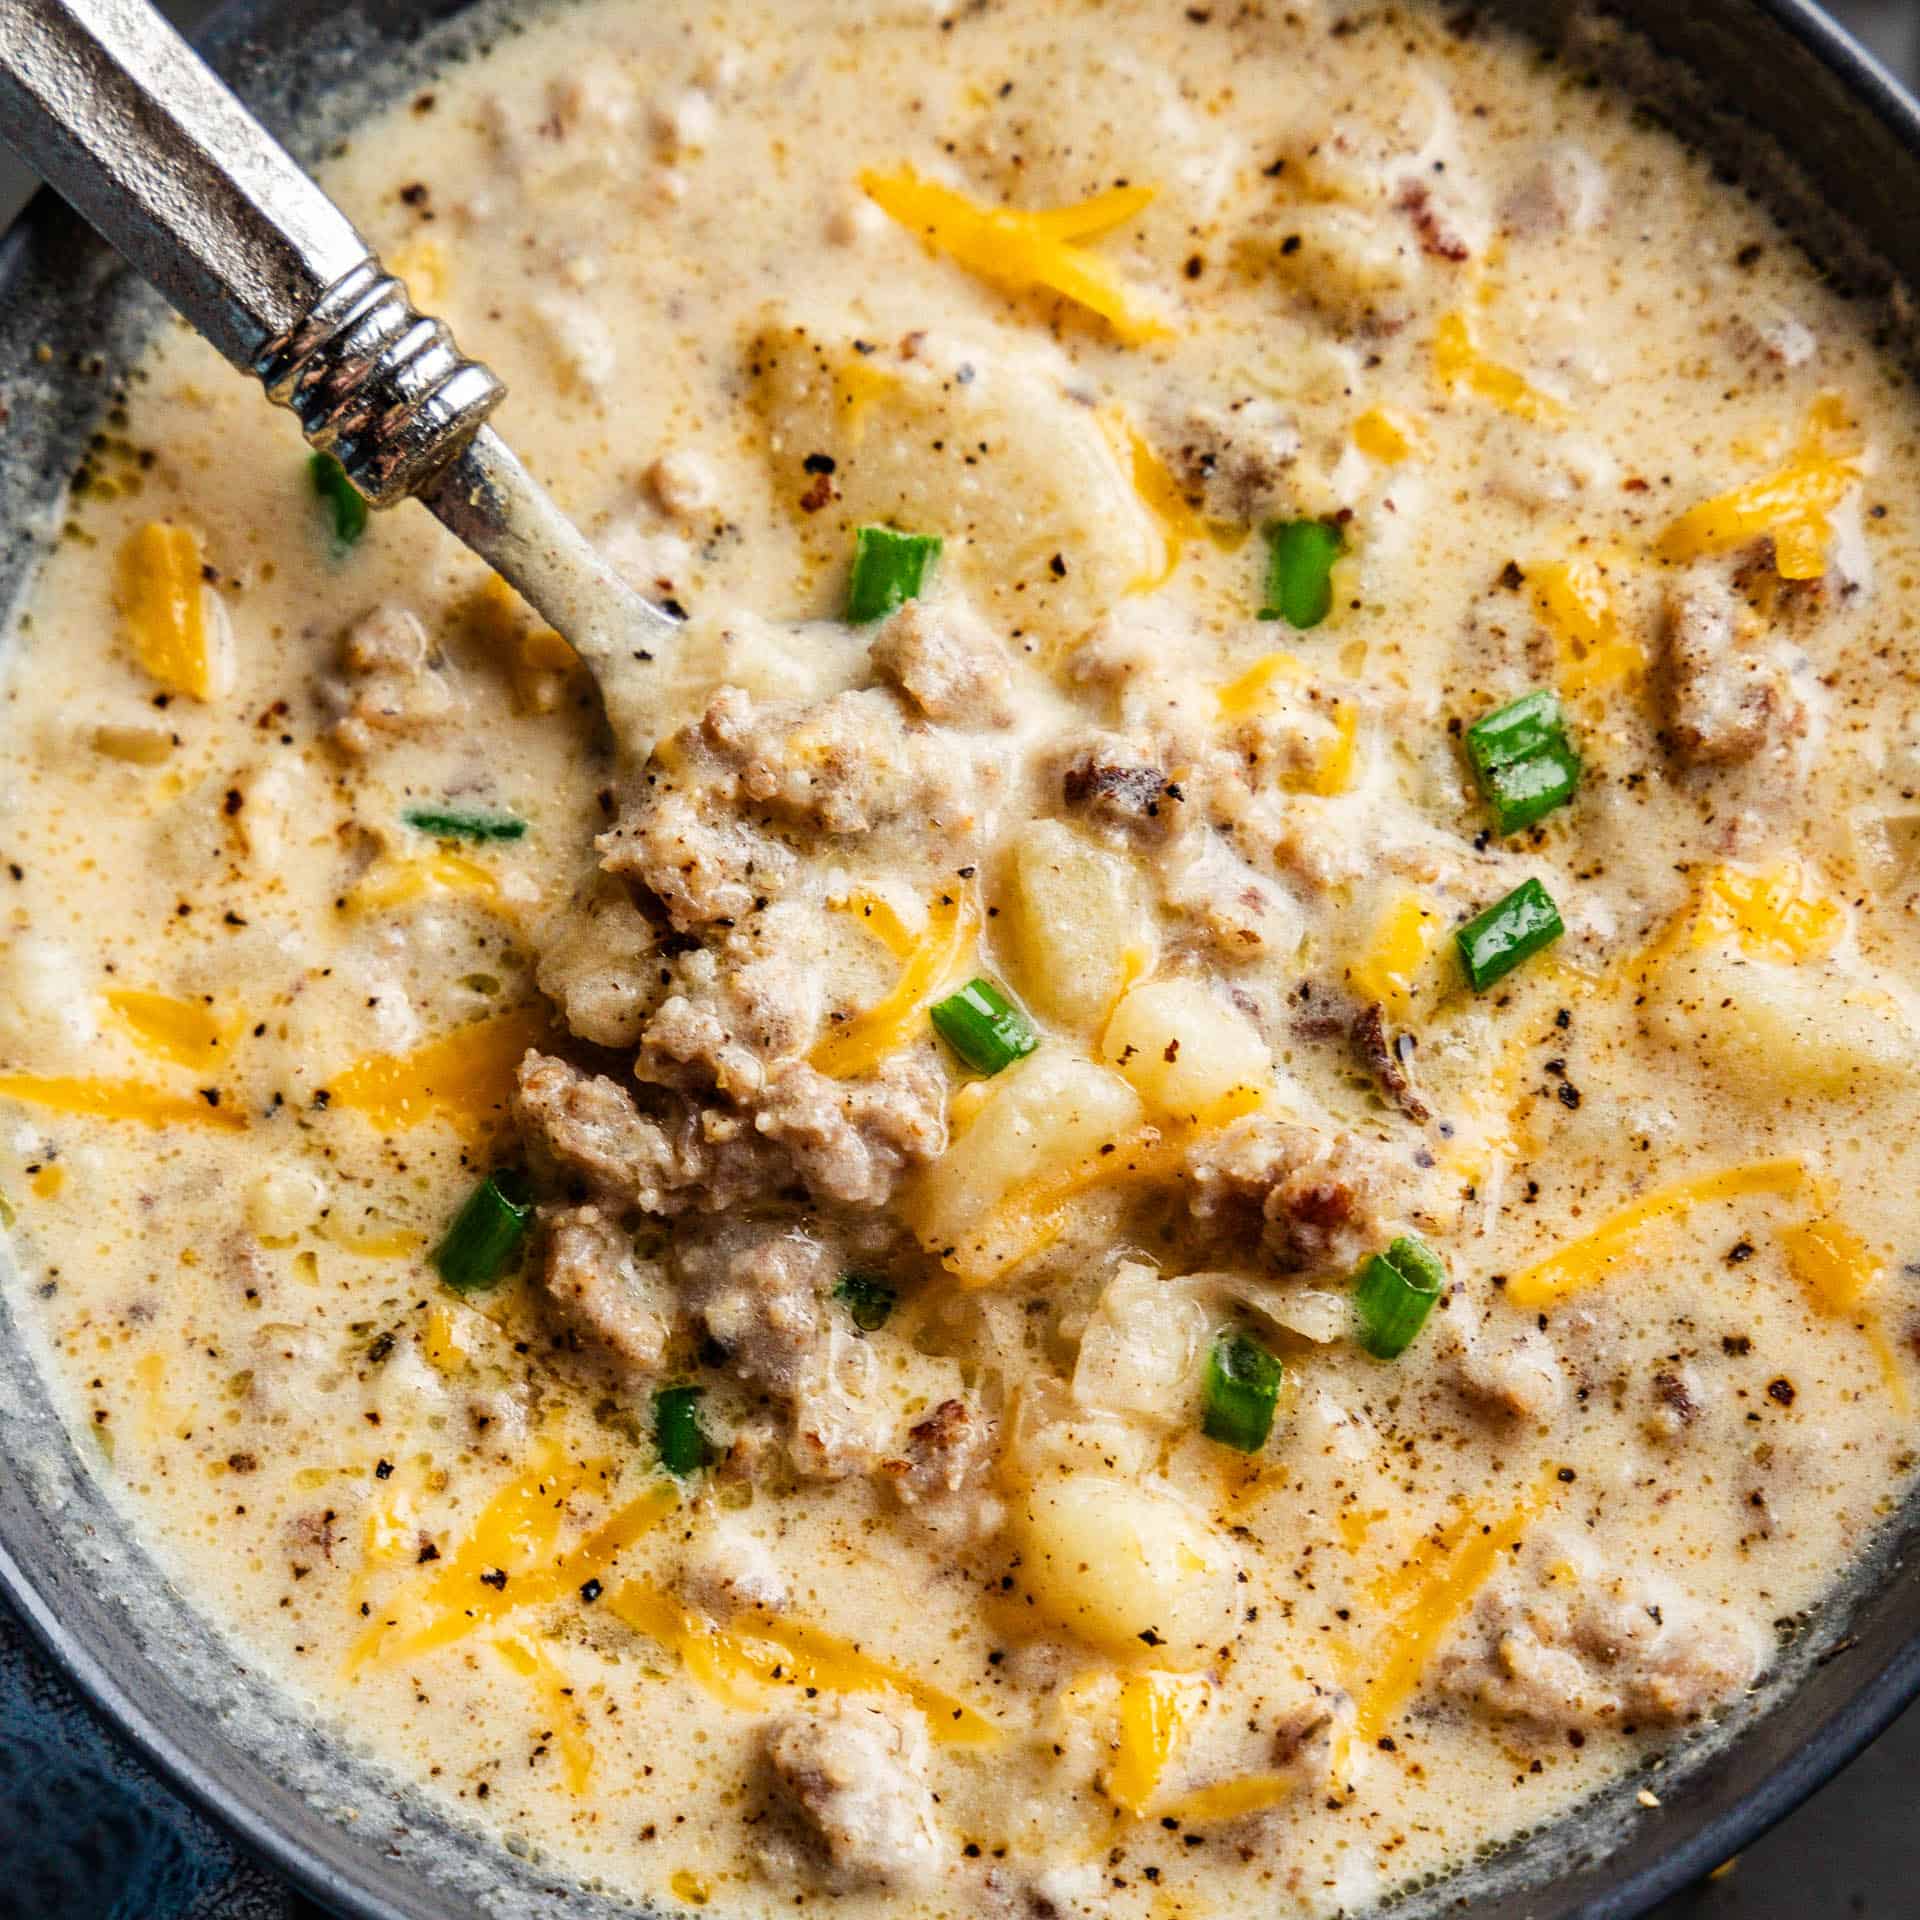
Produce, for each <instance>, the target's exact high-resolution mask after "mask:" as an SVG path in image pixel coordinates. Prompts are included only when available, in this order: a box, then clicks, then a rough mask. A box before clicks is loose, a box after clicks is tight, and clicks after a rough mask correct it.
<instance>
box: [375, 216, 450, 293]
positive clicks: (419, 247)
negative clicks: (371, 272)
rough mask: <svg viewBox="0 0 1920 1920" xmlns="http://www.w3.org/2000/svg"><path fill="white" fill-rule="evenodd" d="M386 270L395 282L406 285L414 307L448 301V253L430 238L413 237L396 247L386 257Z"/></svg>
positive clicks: (422, 235)
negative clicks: (401, 282) (446, 299)
mask: <svg viewBox="0 0 1920 1920" xmlns="http://www.w3.org/2000/svg"><path fill="white" fill-rule="evenodd" d="M387 270H388V271H389V272H390V273H391V274H392V275H393V277H394V278H395V279H396V280H399V281H403V282H404V283H405V285H406V289H407V293H408V295H409V296H410V297H411V299H412V301H413V304H414V305H415V306H416V307H420V308H422V309H428V308H432V307H437V306H438V305H439V304H440V302H441V301H442V300H444V299H445V298H446V297H447V286H448V282H449V279H450V278H451V276H450V275H449V273H448V271H447V250H446V248H445V247H443V246H442V245H441V244H440V242H439V241H438V240H436V239H434V238H433V236H432V235H431V234H426V233H423V234H419V235H416V236H415V237H414V238H413V239H411V240H408V241H406V242H405V243H404V244H402V245H401V246H398V247H395V248H394V250H393V251H392V252H391V253H390V254H388V255H387Z"/></svg>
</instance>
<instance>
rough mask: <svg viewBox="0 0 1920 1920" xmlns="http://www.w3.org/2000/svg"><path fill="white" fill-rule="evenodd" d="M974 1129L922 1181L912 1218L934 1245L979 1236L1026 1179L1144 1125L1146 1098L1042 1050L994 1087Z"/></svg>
mask: <svg viewBox="0 0 1920 1920" xmlns="http://www.w3.org/2000/svg"><path fill="white" fill-rule="evenodd" d="M992 1087H993V1091H992V1092H991V1093H990V1094H988V1096H987V1098H986V1099H985V1100H984V1101H983V1102H982V1103H981V1104H980V1106H979V1107H978V1108H977V1109H976V1110H975V1112H974V1115H973V1119H972V1122H971V1124H970V1125H969V1126H968V1127H967V1129H966V1131H965V1132H964V1133H962V1134H961V1135H960V1136H959V1138H958V1139H956V1140H955V1141H954V1142H953V1144H952V1145H951V1146H950V1147H948V1149H947V1150H946V1152H945V1153H944V1154H943V1155H942V1156H941V1157H940V1158H939V1159H938V1160H937V1161H936V1162H935V1163H934V1164H933V1165H932V1166H931V1167H929V1168H928V1169H927V1170H926V1172H925V1173H924V1174H922V1175H921V1177H920V1184H919V1189H918V1191H917V1193H916V1194H915V1196H914V1216H915V1219H916V1221H917V1223H918V1225H919V1229H920V1237H921V1239H922V1240H923V1241H924V1242H925V1243H926V1244H927V1245H928V1246H930V1247H943V1246H949V1245H953V1244H956V1243H958V1242H959V1241H961V1240H962V1239H963V1238H967V1237H969V1234H970V1232H971V1234H972V1235H973V1237H977V1235H978V1230H979V1229H980V1227H981V1226H982V1224H983V1222H984V1220H985V1218H986V1216H987V1215H988V1214H990V1213H991V1212H992V1211H993V1209H994V1208H995V1207H997V1206H998V1205H999V1204H1000V1203H1001V1202H1002V1201H1003V1200H1005V1199H1006V1198H1007V1197H1008V1196H1009V1195H1010V1194H1012V1193H1013V1191H1014V1189H1015V1188H1017V1187H1019V1186H1020V1185H1022V1184H1023V1183H1024V1182H1026V1181H1029V1180H1033V1179H1036V1178H1040V1177H1043V1176H1045V1175H1047V1174H1052V1173H1059V1172H1061V1171H1063V1170H1064V1169H1065V1168H1067V1167H1070V1166H1072V1165H1073V1164H1074V1162H1075V1161H1077V1160H1079V1159H1081V1158H1082V1157H1083V1156H1085V1155H1087V1154H1090V1153H1093V1152H1095V1151H1097V1150H1098V1149H1099V1148H1100V1147H1101V1146H1103V1145H1104V1144H1105V1143H1106V1142H1107V1141H1109V1140H1114V1139H1118V1138H1120V1137H1121V1136H1122V1135H1124V1134H1127V1133H1130V1132H1132V1131H1133V1130H1134V1129H1135V1128H1136V1127H1138V1126H1139V1125H1140V1124H1141V1121H1142V1119H1143V1117H1144V1116H1143V1114H1142V1111H1141V1106H1140V1097H1139V1095H1138V1094H1136V1093H1135V1092H1134V1091H1133V1089H1132V1088H1131V1087H1129V1086H1128V1085H1127V1083H1126V1082H1125V1081H1124V1080H1122V1079H1121V1078H1120V1076H1119V1075H1118V1074H1115V1073H1109V1072H1107V1071H1106V1069H1105V1068H1104V1067H1096V1066H1095V1065H1094V1064H1093V1062H1092V1061H1091V1060H1083V1059H1077V1058H1076V1057H1075V1056H1074V1055H1072V1054H1070V1053H1066V1052H1063V1051H1061V1050H1059V1049H1057V1048H1052V1047H1042V1048H1041V1049H1040V1051H1039V1052H1038V1053H1035V1054H1032V1055H1030V1056H1029V1057H1028V1058H1027V1059H1026V1060H1024V1061H1022V1062H1021V1063H1020V1064H1019V1065H1018V1066H1015V1067H1009V1068H1008V1069H1007V1071H1006V1072H1005V1073H1003V1074H1001V1075H1000V1076H999V1078H998V1079H997V1080H995V1081H994V1082H993V1083H992Z"/></svg>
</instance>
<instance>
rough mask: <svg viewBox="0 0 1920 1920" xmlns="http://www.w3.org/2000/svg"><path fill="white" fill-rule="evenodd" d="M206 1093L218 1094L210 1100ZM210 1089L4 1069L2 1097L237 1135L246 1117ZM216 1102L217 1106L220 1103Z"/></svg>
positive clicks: (148, 1123)
mask: <svg viewBox="0 0 1920 1920" xmlns="http://www.w3.org/2000/svg"><path fill="white" fill-rule="evenodd" d="M207 1093H210V1094H212V1095H214V1096H215V1099H209V1098H208V1097H207ZM207 1093H195V1094H184V1093H168V1092H167V1091H165V1090H164V1089H163V1088H160V1087H149V1086H143V1085H142V1084H141V1083H140V1082H138V1081H136V1080H84V1079H69V1078H65V1077H63V1076H61V1075H58V1074H38V1073H0V1100H20V1101H24V1102H25V1103H26V1104H27V1105H28V1106H31V1107H45V1108H47V1109H48V1110H49V1111H50V1112H53V1113H80V1114H87V1115H90V1116H91V1117H92V1118H94V1119H96V1120H133V1121H137V1122H138V1123H139V1124H140V1125H141V1126H143V1127H210V1128H213V1129H214V1130H216V1131H218V1132H222V1133H239V1132H241V1131H243V1130H244V1129H245V1127H246V1124H247V1117H246V1115H245V1114H244V1113H241V1112H239V1111H238V1110H237V1109H236V1108H234V1107H231V1106H228V1105H227V1104H226V1103H225V1101H224V1100H222V1099H219V1094H220V1089H219V1088H217V1087H213V1088H209V1089H208V1090H207ZM216 1101H217V1104H216Z"/></svg>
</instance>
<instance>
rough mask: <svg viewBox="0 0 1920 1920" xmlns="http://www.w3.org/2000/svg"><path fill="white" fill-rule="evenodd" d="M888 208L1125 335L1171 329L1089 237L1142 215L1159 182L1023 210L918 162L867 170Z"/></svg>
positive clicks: (975, 264) (1018, 289)
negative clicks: (968, 190)
mask: <svg viewBox="0 0 1920 1920" xmlns="http://www.w3.org/2000/svg"><path fill="white" fill-rule="evenodd" d="M860 186H861V188H862V190H863V191H864V192H865V193H866V195H867V196H868V198H869V199H871V200H872V201H873V202H874V203H875V204H876V205H877V206H878V207H880V209H881V210H882V211H883V212H885V213H886V214H888V215H890V216H891V217H892V218H893V219H895V220H897V221H898V222H899V223H900V225H901V226H903V227H906V228H908V229H909V230H910V231H912V232H914V233H917V234H918V235H919V236H920V238H921V239H922V240H923V241H924V242H925V243H926V245H927V247H928V248H929V249H930V250H931V251H933V252H935V253H943V254H945V255H946V256H947V257H948V259H950V260H953V261H955V262H957V263H958V264H959V265H960V266H963V267H965V268H966V269H967V271H968V272H969V273H973V274H977V275H978V276H979V277H980V278H981V279H983V280H990V281H992V282H993V283H994V285H996V286H998V287H1002V288H1004V289H1006V290H1007V291H1009V292H1013V293H1023V292H1031V291H1036V290H1042V291H1045V292H1048V293H1056V294H1058V295H1060V297H1061V298H1062V299H1065V300H1070V301H1072V302H1073V303H1074V304H1075V305H1076V306H1081V307H1085V308H1086V309H1087V310H1088V312H1090V313H1097V314H1098V315H1099V316H1100V317H1101V318H1102V319H1103V320H1105V321H1106V322H1107V324H1108V325H1109V326H1111V327H1112V328H1113V330H1114V332H1115V333H1117V334H1118V335H1119V336H1120V338H1121V339H1122V340H1125V341H1127V342H1129V343H1133V344H1137V343H1139V342H1141V341H1146V340H1159V339H1164V338H1165V337H1166V336H1167V335H1168V334H1169V333H1170V332H1171V329H1170V328H1169V327H1168V326H1167V325H1166V324H1165V322H1164V321H1161V320H1159V319H1156V318H1155V317H1154V316H1153V315H1152V314H1150V313H1148V312H1146V311H1145V310H1144V309H1142V308H1141V307H1139V306H1138V305H1137V304H1136V302H1135V300H1134V298H1133V296H1132V295H1131V294H1130V293H1129V292H1128V291H1127V289H1126V287H1125V285H1124V284H1123V283H1122V282H1121V280H1120V277H1119V276H1118V275H1117V274H1116V273H1115V272H1114V271H1113V269H1112V267H1110V266H1109V265H1108V264H1107V263H1106V262H1105V261H1104V260H1102V259H1101V258H1100V256H1099V255H1098V254H1096V253H1092V252H1090V251H1089V250H1088V248H1087V245H1086V242H1088V241H1090V240H1097V239H1098V238H1100V236H1101V235H1103V234H1106V233H1111V232H1112V231H1113V229H1114V228H1116V227H1119V226H1124V225H1125V224H1126V222H1128V221H1129V220H1132V219H1134V218H1135V217H1136V216H1137V215H1138V214H1140V213H1141V212H1142V211H1143V210H1144V209H1145V208H1146V207H1147V206H1149V205H1150V204H1151V203H1152V201H1153V198H1154V194H1155V191H1156V190H1155V189H1154V188H1152V187H1116V188H1114V189H1112V190H1111V191H1110V192H1107V193H1100V194H1095V195H1094V197H1093V198H1092V199H1091V200H1083V201H1081V202H1080V203H1079V205H1077V206H1071V207H1055V208H1051V209H1048V210H1046V211H1039V212H1023V211H1021V210H1020V209H1018V208H1013V207H983V206H980V205H978V204H977V203H976V202H974V201H972V200H969V199H968V198H967V196H966V195H965V194H964V193H960V192H957V191H956V190H955V189H954V188H952V187H943V186H941V185H939V183H938V182H936V181H932V180H923V179H922V178H921V177H920V175H919V174H917V173H916V172H915V171H914V170H913V168H911V167H903V168H902V169H901V170H900V171H899V172H898V173H878V172H875V171H873V170H871V169H869V170H868V171H867V172H865V173H863V174H861V176H860Z"/></svg>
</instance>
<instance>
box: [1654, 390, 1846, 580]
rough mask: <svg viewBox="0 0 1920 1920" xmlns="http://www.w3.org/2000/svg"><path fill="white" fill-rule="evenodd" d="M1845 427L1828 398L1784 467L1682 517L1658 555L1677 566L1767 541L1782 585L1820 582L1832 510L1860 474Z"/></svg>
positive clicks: (1837, 405)
mask: <svg viewBox="0 0 1920 1920" xmlns="http://www.w3.org/2000/svg"><path fill="white" fill-rule="evenodd" d="M1844 423H1845V409H1844V405H1843V403H1842V402H1841V401H1840V399H1839V396H1838V395H1835V394H1823V395H1822V396H1821V397H1820V398H1819V399H1818V400H1816V401H1815V402H1814V406H1813V411H1812V413H1811V415H1810V417H1809V420H1808V424H1807V430H1806V432H1805V434H1804V435H1803V436H1802V439H1801V442H1800V446H1799V448H1798V450H1797V451H1796V452H1795V454H1794V456H1793V458H1792V459H1790V460H1789V461H1788V462H1787V464H1786V465H1785V466H1783V467H1781V468H1779V469H1778V470H1777V471H1776V472H1774V473H1771V474H1768V475H1767V476H1766V477H1765V478H1764V479H1760V480H1753V481H1749V482H1748V483H1747V485H1745V486H1743V487H1735V488H1734V489H1733V490H1732V491H1731V492H1730V493H1722V494H1717V495H1715V496H1714V498H1712V499H1710V500H1703V501H1702V502H1701V503H1700V504H1699V505H1698V506H1697V507H1693V508H1690V509H1689V510H1688V511H1687V512H1685V513H1683V514H1682V515H1681V516H1680V518H1679V519H1677V520H1676V521H1674V523H1673V524H1672V526H1670V527H1669V528H1668V529H1667V530H1666V532H1665V533H1663V534H1662V535H1661V536H1660V541H1659V545H1658V547H1657V548H1656V549H1655V551H1656V552H1657V553H1658V555H1659V557H1660V558H1661V559H1662V560H1665V561H1668V562H1670V563H1674V564H1680V563H1683V562H1685V561H1688V560H1698V559H1701V558H1703V557H1704V556H1706V555H1708V554H1716V553H1732V552H1734V551H1736V550H1737V549H1739V548H1741V547H1744V546H1747V545H1748V544H1750V543H1751V542H1752V541H1755V540H1758V539H1760V538H1762V537H1768V538H1771V540H1772V541H1773V564H1774V571H1775V572H1776V573H1778V574H1779V576H1780V578H1781V579H1783V580H1817V579H1819V578H1820V576H1821V575H1822V574H1823V573H1825V572H1826V570H1827V543H1828V541H1829V540H1830V539H1831V538H1832V536H1833V525H1832V514H1833V510H1834V509H1835V508H1836V507H1837V506H1839V504H1840V502H1841V501H1842V500H1843V499H1845V497H1846V495H1847V492H1848V490H1849V489H1850V488H1851V487H1852V486H1853V484H1854V482H1855V481H1856V480H1857V479H1858V478H1859V474H1860V454H1859V452H1858V450H1857V449H1855V448H1852V447H1850V446H1845V445H1843V444H1842V443H1841V437H1840V436H1841V429H1842V428H1843V426H1844Z"/></svg>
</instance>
